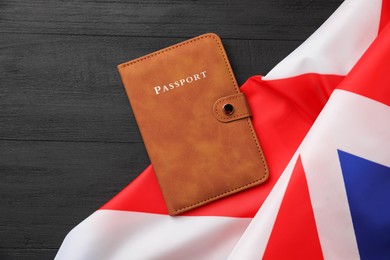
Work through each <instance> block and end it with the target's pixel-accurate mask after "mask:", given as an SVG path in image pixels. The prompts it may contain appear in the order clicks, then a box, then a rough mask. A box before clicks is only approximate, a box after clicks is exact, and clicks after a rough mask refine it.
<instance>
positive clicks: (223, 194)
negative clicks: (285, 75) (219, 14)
mask: <svg viewBox="0 0 390 260" xmlns="http://www.w3.org/2000/svg"><path fill="white" fill-rule="evenodd" d="M204 38H212V39H213V40H215V42H216V43H217V45H218V47H219V49H220V51H221V54H222V57H223V60H224V62H225V65H226V69H227V70H228V73H229V76H230V79H231V80H232V83H233V87H234V90H235V91H236V94H239V93H240V91H239V89H238V86H237V83H236V81H235V79H234V76H233V72H232V69H231V67H230V65H229V62H228V60H227V57H226V53H225V51H224V49H223V47H222V45H221V43H220V41H219V40H218V38H217V37H216V36H215V35H214V34H206V35H203V36H199V37H196V38H194V39H191V40H187V41H185V42H182V43H179V44H176V45H173V46H171V47H167V48H165V49H162V50H160V51H157V52H154V53H152V54H149V55H147V56H144V57H141V58H138V59H136V60H133V61H129V62H126V63H123V64H120V65H119V66H118V69H124V68H125V67H127V66H130V65H133V64H135V63H138V62H141V61H144V60H146V59H149V58H152V57H154V56H157V55H160V54H163V53H165V52H168V51H171V50H174V49H176V48H178V47H181V46H184V45H187V44H190V43H193V42H196V41H198V40H201V39H204ZM249 120H250V119H249V118H247V123H248V126H249V129H250V131H251V133H252V138H253V140H254V141H255V144H256V146H257V150H258V152H259V154H260V157H261V159H262V162H263V166H264V170H265V174H264V176H263V177H261V178H260V179H257V180H255V181H253V182H251V183H248V184H245V185H243V186H240V187H237V188H234V189H232V190H230V191H226V192H223V193H221V194H218V195H216V196H213V197H211V198H208V199H205V200H202V201H200V202H196V203H194V204H192V205H189V206H186V207H182V208H180V209H177V210H171V209H168V211H169V212H172V213H174V214H178V213H180V212H183V211H185V210H186V209H191V208H194V207H196V206H198V205H201V204H204V203H206V202H209V201H212V200H215V199H218V198H221V197H223V196H225V195H228V194H231V193H233V192H235V191H238V190H241V189H243V188H246V187H248V186H251V185H254V184H257V183H260V182H261V181H262V180H263V179H264V178H266V177H267V176H268V167H267V166H266V164H265V159H264V156H263V154H262V150H261V148H260V145H259V143H258V141H257V139H256V135H255V134H254V132H253V128H252V127H251V124H250V121H249Z"/></svg>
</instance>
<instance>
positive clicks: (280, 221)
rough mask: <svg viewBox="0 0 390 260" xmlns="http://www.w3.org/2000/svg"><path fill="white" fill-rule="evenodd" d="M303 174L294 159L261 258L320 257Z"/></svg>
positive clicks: (300, 166)
mask: <svg viewBox="0 0 390 260" xmlns="http://www.w3.org/2000/svg"><path fill="white" fill-rule="evenodd" d="M323 258H324V257H323V255H322V250H321V245H320V241H319V238H318V232H317V228H316V224H315V220H314V213H313V209H312V205H311V201H310V195H309V190H308V186H307V181H306V176H305V173H304V170H303V166H302V162H301V159H300V158H299V159H298V160H297V164H296V165H295V169H294V171H293V173H292V176H291V180H290V182H289V184H288V187H287V190H286V193H285V195H284V198H283V201H282V204H281V206H280V210H279V213H278V216H277V218H276V221H275V225H274V228H273V230H272V233H271V236H270V239H269V241H268V244H267V247H266V250H265V253H264V256H263V259H302V260H304V259H310V260H314V259H323Z"/></svg>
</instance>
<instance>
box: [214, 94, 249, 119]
mask: <svg viewBox="0 0 390 260" xmlns="http://www.w3.org/2000/svg"><path fill="white" fill-rule="evenodd" d="M213 111H214V116H215V117H216V118H217V119H218V120H219V121H221V122H224V123H228V122H232V121H235V120H239V119H242V118H247V117H250V116H251V115H252V112H251V110H250V108H249V105H248V102H247V101H246V97H245V95H244V93H238V94H234V95H230V96H226V97H222V98H219V99H218V100H217V101H215V103H214V107H213Z"/></svg>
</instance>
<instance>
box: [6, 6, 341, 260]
mask: <svg viewBox="0 0 390 260" xmlns="http://www.w3.org/2000/svg"><path fill="white" fill-rule="evenodd" d="M341 2H342V1H341V0H337V1H336V0H297V1H291V0H241V1H232V0H207V1H206V0H204V1H193V0H183V1H182V0H180V1H167V0H165V1H159V0H154V1H134V0H132V1H116V0H105V1H100V0H85V1H76V0H51V1H49V0H48V1H44V0H37V1H28V0H1V1H0V259H53V258H54V256H55V254H56V252H57V250H58V248H59V246H60V245H61V242H62V240H63V238H64V237H65V235H66V234H67V232H69V231H70V230H71V229H72V228H73V227H74V226H75V225H77V224H78V223H79V222H81V221H82V220H83V219H85V218H86V217H87V216H88V215H90V214H91V213H93V212H94V211H95V210H96V209H98V208H99V207H100V206H101V205H102V204H104V203H105V202H106V201H108V200H109V199H110V198H111V197H113V196H114V195H115V194H116V193H118V192H119V191H120V190H121V189H122V188H124V187H125V186H126V185H127V184H128V183H129V182H131V181H132V180H133V179H134V178H135V177H136V176H137V175H138V174H139V173H141V172H142V170H143V169H144V168H145V167H146V166H147V165H148V164H149V159H148V156H147V154H146V151H145V148H144V146H143V143H142V139H141V136H140V134H139V131H138V128H137V125H136V122H135V119H134V117H133V114H132V111H131V108H130V105H129V102H128V99H127V96H126V94H125V91H124V88H123V86H122V84H121V81H120V78H119V74H118V72H117V70H116V65H117V64H119V63H122V62H125V61H128V60H131V59H134V58H136V57H139V56H141V55H145V54H148V53H150V52H152V51H155V50H158V49H161V48H163V47H166V46H169V45H171V44H174V43H177V42H179V41H182V40H185V39H188V38H191V37H194V36H197V35H199V34H202V33H206V32H215V33H217V34H219V35H220V36H221V38H222V40H223V43H224V45H225V48H226V51H227V53H228V56H229V58H230V61H231V64H232V67H233V70H234V72H235V74H236V77H237V80H238V82H239V83H240V84H242V83H244V82H245V80H246V79H247V78H248V77H250V76H252V75H259V74H261V75H264V74H266V73H267V72H268V71H269V70H270V69H271V68H272V67H273V66H275V65H276V64H277V63H278V62H279V61H280V60H281V59H282V58H284V57H285V56H286V55H288V54H289V53H290V52H291V51H292V50H294V49H295V48H296V47H297V46H299V44H300V43H302V41H304V40H305V39H306V38H307V37H308V36H309V35H310V34H311V33H313V32H314V31H315V29H316V28H317V27H318V26H320V25H321V24H322V23H323V22H324V21H325V20H326V19H327V18H328V17H329V15H331V13H332V12H333V11H334V10H335V9H336V8H337V7H338V6H339V5H340V4H341ZM269 109H272V108H269Z"/></svg>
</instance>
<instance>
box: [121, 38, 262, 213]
mask: <svg viewBox="0 0 390 260" xmlns="http://www.w3.org/2000/svg"><path fill="white" fill-rule="evenodd" d="M118 70H119V72H120V75H121V78H122V81H123V84H124V86H125V89H126V92H127V95H128V97H129V100H130V103H131V106H132V108H133V112H134V115H135V118H136V121H137V123H138V126H139V129H140V131H141V135H142V138H143V141H144V143H145V146H146V149H147V152H148V154H149V158H150V160H151V163H152V165H153V168H154V170H155V173H156V175H157V179H158V182H159V185H160V188H161V191H162V193H163V196H164V200H165V202H166V205H167V207H168V210H169V214H170V215H176V214H179V213H182V212H185V211H188V210H190V209H193V208H196V207H199V206H201V205H204V204H206V203H209V202H211V201H214V200H217V199H219V198H222V197H225V196H228V195H230V194H233V193H236V192H239V191H241V190H245V189H248V188H250V187H252V186H255V185H258V184H260V183H262V182H264V181H265V180H266V179H267V178H268V169H267V165H266V162H265V159H264V156H263V153H262V150H261V148H260V145H259V142H258V140H257V138H256V135H255V132H254V130H253V126H252V123H251V120H250V115H251V114H250V110H249V106H248V105H247V102H246V99H245V96H244V94H243V93H240V91H239V88H238V86H237V83H236V80H235V78H234V75H233V72H232V69H231V67H230V64H229V61H228V59H227V56H226V53H225V50H224V48H223V46H222V43H221V40H220V38H219V37H218V36H217V35H215V34H212V33H209V34H204V35H201V36H198V37H196V38H193V39H190V40H187V41H184V42H181V43H179V44H176V45H173V46H171V47H168V48H165V49H162V50H160V51H157V52H154V53H152V54H149V55H147V56H144V57H141V58H138V59H136V60H133V61H130V62H126V63H123V64H121V65H119V66H118Z"/></svg>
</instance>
